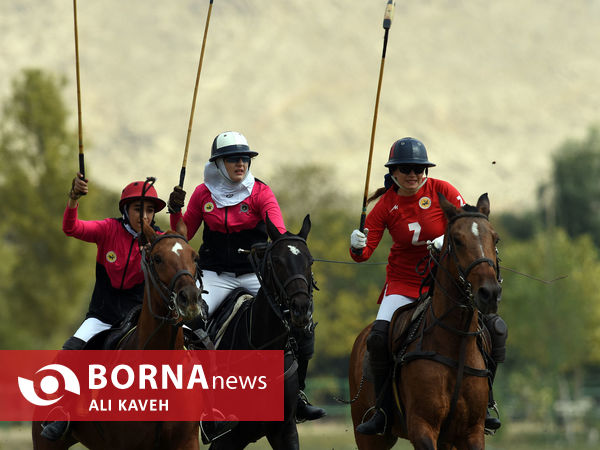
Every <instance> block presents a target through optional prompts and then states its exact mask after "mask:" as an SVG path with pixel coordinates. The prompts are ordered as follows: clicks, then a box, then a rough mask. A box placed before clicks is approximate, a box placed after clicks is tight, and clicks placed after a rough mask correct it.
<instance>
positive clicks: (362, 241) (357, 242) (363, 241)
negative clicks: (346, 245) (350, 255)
mask: <svg viewBox="0 0 600 450" xmlns="http://www.w3.org/2000/svg"><path fill="white" fill-rule="evenodd" d="M367 234H369V230H368V229H367V228H365V232H364V233H361V232H360V230H354V231H353V232H352V234H351V235H350V247H352V248H356V249H360V248H365V247H366V246H367Z"/></svg>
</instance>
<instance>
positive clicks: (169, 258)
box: [142, 224, 208, 323]
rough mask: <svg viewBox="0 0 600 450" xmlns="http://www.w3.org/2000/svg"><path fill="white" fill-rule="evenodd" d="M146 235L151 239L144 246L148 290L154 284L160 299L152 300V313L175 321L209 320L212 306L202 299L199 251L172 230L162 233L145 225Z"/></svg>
mask: <svg viewBox="0 0 600 450" xmlns="http://www.w3.org/2000/svg"><path fill="white" fill-rule="evenodd" d="M143 236H144V237H145V239H146V241H147V244H146V245H144V246H143V248H142V269H143V271H144V276H145V278H146V289H148V290H149V289H150V287H153V288H154V290H155V291H156V292H157V293H158V296H157V297H159V299H160V300H155V301H154V302H152V301H151V299H150V298H149V299H148V300H149V305H150V308H151V312H152V314H153V315H154V316H155V317H156V318H160V319H163V320H164V319H167V320H168V321H169V322H171V323H179V322H181V321H184V322H187V321H190V320H192V319H194V318H196V317H198V316H200V317H201V318H202V319H204V320H206V318H207V316H208V306H207V305H206V302H205V301H204V300H203V299H202V279H201V277H200V271H199V270H198V265H197V263H198V253H197V252H196V251H195V250H194V249H193V248H192V247H191V246H190V245H189V244H188V241H187V239H185V238H184V237H183V236H181V235H179V234H177V233H175V232H174V231H172V230H169V231H167V232H166V233H165V234H160V235H159V234H157V233H156V232H155V231H154V230H153V229H152V228H151V227H150V226H148V225H147V224H144V233H143Z"/></svg>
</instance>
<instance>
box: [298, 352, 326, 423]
mask: <svg viewBox="0 0 600 450" xmlns="http://www.w3.org/2000/svg"><path fill="white" fill-rule="evenodd" d="M307 368H308V359H304V358H301V357H299V358H298V384H299V387H300V391H299V392H298V405H297V406H296V422H305V421H307V420H317V419H320V418H321V417H323V416H325V415H327V413H326V412H325V410H324V409H323V408H319V407H318V406H313V405H311V404H310V402H309V401H308V398H306V394H305V393H304V389H305V388H306V384H305V380H306V370H307Z"/></svg>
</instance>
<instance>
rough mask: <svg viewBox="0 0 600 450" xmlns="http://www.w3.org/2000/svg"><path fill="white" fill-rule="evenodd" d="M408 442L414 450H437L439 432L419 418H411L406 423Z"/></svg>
mask: <svg viewBox="0 0 600 450" xmlns="http://www.w3.org/2000/svg"><path fill="white" fill-rule="evenodd" d="M408 430H409V432H408V440H409V441H410V442H411V443H412V445H413V447H414V448H415V450H437V448H438V447H437V439H438V436H439V430H434V429H433V428H432V427H431V425H430V424H429V423H428V422H427V421H426V420H423V419H422V418H420V417H413V418H412V420H410V422H409V423H408Z"/></svg>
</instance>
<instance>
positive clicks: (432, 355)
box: [400, 351, 490, 377]
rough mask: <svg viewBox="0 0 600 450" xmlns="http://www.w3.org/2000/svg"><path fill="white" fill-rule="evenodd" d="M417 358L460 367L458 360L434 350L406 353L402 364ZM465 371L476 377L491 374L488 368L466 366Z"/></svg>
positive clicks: (455, 367) (454, 367) (401, 360)
mask: <svg viewBox="0 0 600 450" xmlns="http://www.w3.org/2000/svg"><path fill="white" fill-rule="evenodd" d="M415 359H429V360H431V361H436V362H439V363H441V364H444V365H446V366H448V367H452V368H453V369H458V362H457V361H455V360H453V359H451V358H448V357H447V356H444V355H440V354H439V353H436V352H434V351H414V352H408V353H406V354H405V355H404V356H403V357H402V358H401V359H400V364H406V363H409V362H410V361H414V360H415ZM464 371H465V373H466V374H469V375H473V376H476V377H487V376H489V374H490V371H489V370H488V369H475V368H473V367H469V366H465V367H464Z"/></svg>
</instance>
